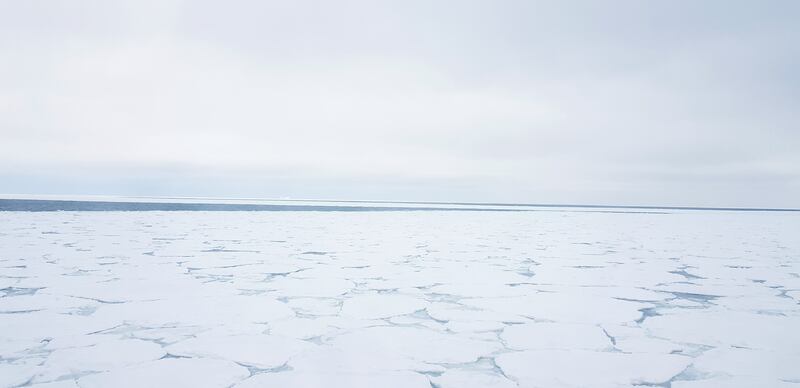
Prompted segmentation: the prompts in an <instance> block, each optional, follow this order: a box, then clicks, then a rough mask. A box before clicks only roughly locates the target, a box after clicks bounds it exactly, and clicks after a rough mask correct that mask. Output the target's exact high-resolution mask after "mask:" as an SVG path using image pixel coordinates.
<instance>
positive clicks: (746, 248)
mask: <svg viewBox="0 0 800 388" xmlns="http://www.w3.org/2000/svg"><path fill="white" fill-rule="evenodd" d="M798 301H800V214H798V213H788V212H725V211H667V212H663V213H655V212H650V213H639V212H617V213H604V212H582V211H534V212H493V211H488V212H486V211H484V212H472V211H413V212H404V211H394V212H380V211H373V212H293V211H289V212H270V211H265V212H247V211H238V212H202V211H197V212H160V211H150V212H41V213H32V212H0V387H16V386H34V387H36V386H41V387H73V388H74V387H85V388H89V387H137V388H138V387H157V386H180V387H231V386H233V387H343V388H361V387H365V388H366V387H370V388H374V387H397V388H417V387H419V388H431V387H434V388H436V387H440V388H449V387H454V388H470V387H503V388H505V387H631V386H637V387H673V388H688V387H784V386H785V387H800V304H798Z"/></svg>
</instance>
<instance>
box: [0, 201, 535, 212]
mask: <svg viewBox="0 0 800 388" xmlns="http://www.w3.org/2000/svg"><path fill="white" fill-rule="evenodd" d="M0 211H21V212H53V211H249V212H252V211H273V212H274V211H318V212H331V211H336V212H379V211H492V212H498V211H499V212H516V211H527V210H519V209H485V208H447V207H411V206H406V207H403V206H337V205H329V206H326V205H254V204H223V203H175V202H169V203H167V202H163V203H159V202H113V201H68V200H40V199H0Z"/></svg>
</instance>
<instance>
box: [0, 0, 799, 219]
mask: <svg viewBox="0 0 800 388" xmlns="http://www.w3.org/2000/svg"><path fill="white" fill-rule="evenodd" d="M797 20H800V2H797V1H759V2H755V1H660V2H658V1H609V2H598V1H552V2H547V3H545V2H535V1H437V2H432V1H407V0H406V1H336V2H332V1H319V2H312V1H280V2H278V1H275V2H270V1H226V2H218V1H213V2H212V1H172V0H159V1H134V2H131V1H108V0H96V1H56V0H53V1H39V0H29V1H13V0H0V136H1V138H0V140H1V141H0V193H31V194H120V195H183V196H235V197H295V198H337V199H346V198H347V199H393V200H444V201H447V200H453V201H504V202H514V201H516V202H557V203H567V202H571V203H614V204H660V205H698V206H762V207H800V199H798V198H800V151H799V150H800V128H799V127H800V125H798V122H800V117H798V116H799V115H800V113H799V112H800V75H798V71H797V69H798V68H800V44H798V43H797V42H800V23H797Z"/></svg>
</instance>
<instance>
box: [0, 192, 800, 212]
mask: <svg viewBox="0 0 800 388" xmlns="http://www.w3.org/2000/svg"><path fill="white" fill-rule="evenodd" d="M7 196H47V197H59V196H60V197H106V198H119V199H125V198H129V199H161V200H170V199H177V200H200V201H202V200H212V201H225V200H229V201H264V202H266V201H271V202H312V203H331V202H340V203H354V204H357V203H364V204H367V203H369V204H402V205H455V206H495V207H532V208H585V209H632V210H637V209H638V210H698V211H743V212H800V208H770V207H763V208H762V207H728V206H724V207H722V206H720V207H716V206H666V205H608V204H574V203H530V202H528V203H513V202H447V201H408V200H400V201H391V200H377V199H364V200H360V199H320V198H312V199H295V198H253V197H240V198H237V197H188V196H144V195H134V196H126V195H62V194H0V200H11V199H23V198H7ZM25 199H26V200H33V201H75V200H70V199H36V198H25ZM77 202H103V201H102V200H99V199H97V200H91V199H82V200H77ZM429 210H433V209H429Z"/></svg>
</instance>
